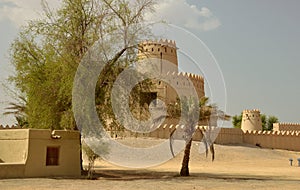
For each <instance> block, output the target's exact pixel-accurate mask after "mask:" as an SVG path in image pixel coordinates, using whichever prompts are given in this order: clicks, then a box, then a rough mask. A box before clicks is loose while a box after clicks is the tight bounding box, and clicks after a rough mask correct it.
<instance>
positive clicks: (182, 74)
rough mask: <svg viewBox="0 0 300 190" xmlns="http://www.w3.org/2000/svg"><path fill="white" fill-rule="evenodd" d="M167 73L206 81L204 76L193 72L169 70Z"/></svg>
mask: <svg viewBox="0 0 300 190" xmlns="http://www.w3.org/2000/svg"><path fill="white" fill-rule="evenodd" d="M167 75H169V76H174V77H178V78H186V77H188V78H190V79H191V80H199V81H204V78H203V77H202V76H201V75H197V74H193V73H187V72H178V73H177V72H167Z"/></svg>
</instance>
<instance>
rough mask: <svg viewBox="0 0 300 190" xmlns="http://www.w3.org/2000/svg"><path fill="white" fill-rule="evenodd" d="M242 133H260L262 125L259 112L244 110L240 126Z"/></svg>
mask: <svg viewBox="0 0 300 190" xmlns="http://www.w3.org/2000/svg"><path fill="white" fill-rule="evenodd" d="M241 128H242V130H243V131H254V130H256V131H260V130H262V123H261V118H260V111H259V110H257V109H255V110H244V111H243V117H242V126H241Z"/></svg>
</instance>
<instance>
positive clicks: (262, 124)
mask: <svg viewBox="0 0 300 190" xmlns="http://www.w3.org/2000/svg"><path fill="white" fill-rule="evenodd" d="M260 119H261V126H262V129H263V130H264V129H265V128H266V124H267V121H268V117H267V116H266V115H265V114H261V115H260Z"/></svg>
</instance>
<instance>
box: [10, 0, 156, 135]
mask: <svg viewBox="0 0 300 190" xmlns="http://www.w3.org/2000/svg"><path fill="white" fill-rule="evenodd" d="M42 5H43V15H42V17H41V18H40V19H38V20H33V21H30V22H29V23H28V25H26V26H24V27H23V28H22V29H21V32H20V34H19V36H18V37H17V38H16V39H15V40H14V42H13V43H12V46H11V63H12V64H13V66H14V67H15V70H16V74H15V75H14V76H11V77H10V81H11V82H12V83H13V84H14V85H15V86H16V89H17V91H20V92H21V93H22V94H25V98H26V100H27V102H26V112H27V113H26V115H27V121H28V123H29V127H33V128H50V129H52V130H53V129H77V127H76V124H75V122H74V118H73V113H72V87H73V81H74V76H75V73H76V71H77V67H78V64H79V63H80V61H81V59H82V57H83V56H84V55H85V53H86V52H87V51H88V49H89V47H91V46H92V45H93V44H94V43H95V42H96V41H97V40H102V41H103V40H106V41H107V42H106V43H105V47H103V51H106V53H107V55H111V53H110V52H121V53H120V55H116V56H114V55H112V56H111V57H115V58H116V59H115V60H114V61H112V62H109V63H108V64H107V66H106V67H105V69H106V70H105V71H106V73H105V74H106V75H105V76H102V78H101V77H100V78H99V85H98V86H97V89H96V102H97V105H103V104H102V103H103V102H102V100H103V99H105V98H106V96H105V94H106V93H107V90H109V89H111V86H112V83H111V81H112V80H113V79H114V78H116V76H117V75H118V73H120V72H121V71H122V69H124V68H125V67H127V66H128V65H129V62H130V60H131V59H132V57H133V55H134V52H135V50H136V46H135V45H136V44H137V42H138V41H139V40H140V37H141V36H144V35H147V33H148V32H147V31H148V30H147V29H146V28H145V29H144V28H143V27H144V26H145V25H144V24H143V22H144V19H143V18H144V14H145V13H146V12H148V11H152V6H153V0H136V1H128V0H115V1H111V0H63V1H62V6H61V8H59V9H58V10H55V11H52V10H51V9H50V8H49V7H48V5H47V2H46V1H42ZM107 34H114V37H115V38H111V39H109V40H107V36H108V35H107ZM117 48H119V51H112V50H116V49H117ZM123 54H125V58H122V56H123ZM108 57H109V56H108ZM107 60H108V59H107ZM99 100H100V101H99ZM105 101H106V102H109V101H107V100H105ZM98 107H100V106H98ZM99 111H104V112H105V113H106V114H103V115H106V116H107V115H109V116H111V115H112V113H110V112H111V109H105V108H103V107H102V108H101V109H99Z"/></svg>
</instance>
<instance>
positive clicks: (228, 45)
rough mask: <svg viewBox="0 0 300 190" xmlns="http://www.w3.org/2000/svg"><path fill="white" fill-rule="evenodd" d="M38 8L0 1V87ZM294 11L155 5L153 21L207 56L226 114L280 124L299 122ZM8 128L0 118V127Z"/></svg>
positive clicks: (269, 5) (276, 3)
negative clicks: (254, 114)
mask: <svg viewBox="0 0 300 190" xmlns="http://www.w3.org/2000/svg"><path fill="white" fill-rule="evenodd" d="M39 2H40V0H0V31H1V33H0V34H1V35H0V68H1V69H0V81H1V82H2V83H5V78H7V77H8V76H9V75H11V74H13V68H12V67H11V66H10V64H9V59H8V49H9V46H10V43H11V42H12V41H13V39H14V38H15V37H16V35H17V33H18V29H19V27H20V26H21V25H22V24H24V23H25V20H28V19H32V18H36V17H37V14H36V12H38V11H39V10H40V3H39ZM49 2H50V4H51V5H52V6H58V5H59V2H60V1H59V0H52V1H51V0H50V1H49ZM299 7H300V1H299V0H288V1H285V0H243V1H241V0H226V1H224V0H160V3H159V6H158V7H157V15H159V16H160V17H161V18H164V19H165V20H167V21H169V22H170V23H172V24H175V25H177V26H180V27H183V28H185V29H187V30H188V31H190V32H192V33H194V34H195V35H196V36H197V37H198V38H200V39H201V40H202V41H203V42H204V43H205V44H206V45H207V47H208V48H209V49H210V50H211V52H212V53H213V55H214V56H215V58H216V60H217V62H218V64H219V66H220V68H221V71H222V73H223V76H224V80H225V83H226V90H227V107H226V112H228V113H229V114H231V115H235V114H239V113H240V112H241V111H242V110H243V109H254V108H259V109H260V110H261V112H263V113H265V114H268V115H275V116H277V117H279V120H280V121H282V122H300V117H299V116H300V114H299V111H298V107H300V102H299V100H298V98H300V87H299V86H298V82H300V22H299V18H300V11H299ZM174 40H176V39H174ZM190 45H191V46H192V47H193V46H194V44H193V43H191V44H190ZM0 98H1V99H0V102H1V104H0V114H1V112H3V111H4V107H5V106H6V103H5V102H7V101H9V100H10V99H9V97H7V95H5V92H4V90H3V88H0ZM13 122H14V121H13V120H12V119H11V118H8V117H4V116H2V115H1V116H0V123H2V124H7V123H9V124H12V123H13Z"/></svg>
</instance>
